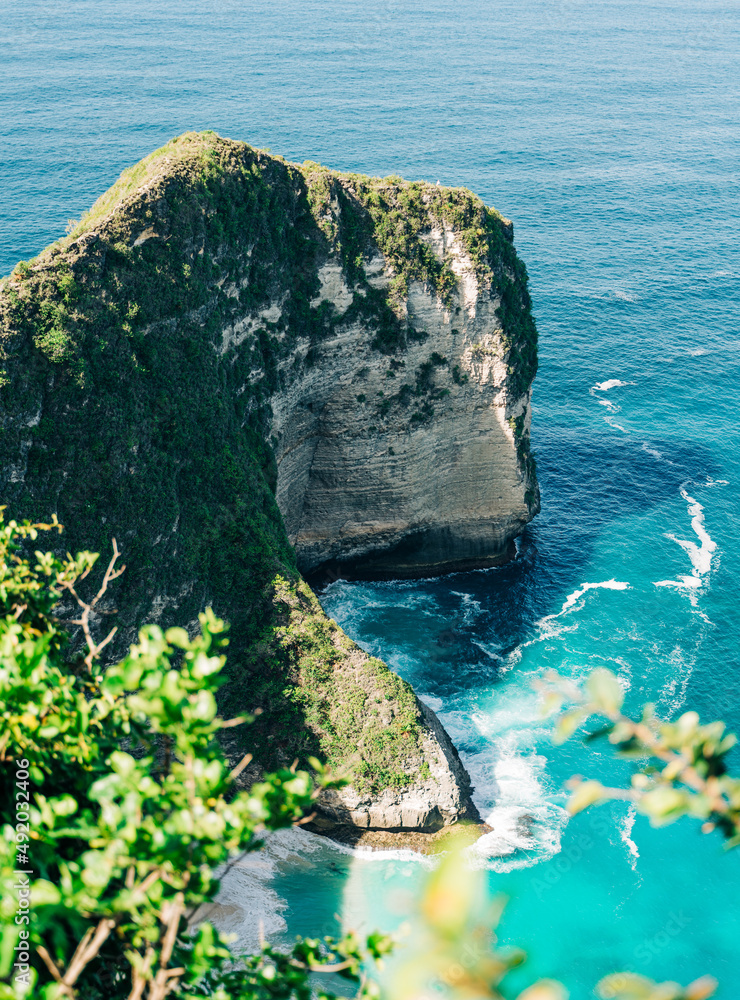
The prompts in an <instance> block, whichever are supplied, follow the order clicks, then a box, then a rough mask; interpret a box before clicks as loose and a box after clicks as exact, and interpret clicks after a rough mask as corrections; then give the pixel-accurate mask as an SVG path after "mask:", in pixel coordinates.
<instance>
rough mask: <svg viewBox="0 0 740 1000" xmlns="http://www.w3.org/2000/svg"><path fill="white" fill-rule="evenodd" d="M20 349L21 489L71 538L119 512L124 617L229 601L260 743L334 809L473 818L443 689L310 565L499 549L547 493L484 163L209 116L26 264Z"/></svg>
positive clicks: (0, 442)
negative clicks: (352, 169)
mask: <svg viewBox="0 0 740 1000" xmlns="http://www.w3.org/2000/svg"><path fill="white" fill-rule="evenodd" d="M0 347H1V348H2V366H3V369H4V370H3V372H2V376H1V378H0V381H1V383H2V388H1V393H0V395H1V399H0V427H1V428H2V434H1V435H0V477H2V495H3V502H5V503H7V504H8V505H9V507H10V513H11V515H12V516H16V517H19V516H33V517H44V516H46V515H48V514H51V513H52V512H56V513H57V514H58V515H59V517H60V520H61V521H62V522H63V523H65V524H66V526H67V537H66V539H65V543H66V544H67V545H68V546H70V547H86V548H91V549H98V550H103V549H105V547H106V546H107V544H108V541H109V539H110V537H111V536H115V537H116V538H117V539H118V542H119V544H120V545H121V546H122V548H123V550H124V552H125V556H126V560H127V563H128V565H129V569H128V571H127V573H126V575H125V576H124V577H123V578H122V580H121V581H120V582H119V588H118V590H117V592H116V594H115V605H116V608H117V610H118V613H119V618H120V621H121V623H122V624H128V625H129V627H128V628H123V629H122V631H121V638H120V642H121V643H123V642H125V641H127V640H129V639H130V638H131V636H132V634H133V632H134V631H135V628H136V627H137V626H138V625H139V624H141V623H142V622H144V621H147V620H152V619H153V620H157V621H160V622H161V623H162V624H163V625H166V624H170V623H180V624H186V623H188V622H192V621H193V620H194V619H195V616H196V614H197V612H198V610H199V609H200V608H202V607H203V606H204V605H206V604H211V605H212V606H213V607H214V608H215V610H216V612H217V613H218V614H220V615H222V616H223V617H225V618H227V619H228V620H229V621H230V622H231V623H232V649H231V654H230V658H229V664H230V666H229V671H230V673H229V683H228V685H227V688H226V689H225V691H224V694H223V708H224V711H237V710H243V709H244V708H247V709H251V708H255V707H257V708H260V709H261V710H262V714H261V715H260V716H259V718H258V720H257V721H256V722H255V723H254V725H253V726H252V727H250V729H249V730H247V731H245V732H244V733H243V736H240V737H239V739H240V740H241V741H242V743H243V744H244V745H248V746H249V747H250V748H254V749H255V750H256V759H257V760H258V761H259V763H260V765H262V766H265V767H271V766H274V765H276V764H279V763H290V761H291V760H293V759H294V758H295V757H298V758H299V759H304V758H305V757H306V755H308V754H311V753H315V754H318V755H320V756H323V757H324V758H325V759H327V760H329V761H330V763H332V764H333V765H335V766H338V767H345V768H346V769H348V772H349V774H350V776H351V780H352V785H351V787H350V788H349V789H347V790H345V791H344V792H343V793H342V795H341V800H339V799H336V798H335V799H333V800H332V801H326V802H325V803H324V809H325V814H326V817H327V819H328V820H330V821H337V822H350V823H353V824H355V825H360V826H364V827H390V828H395V827H402V828H403V827H413V828H420V829H435V828H436V827H438V826H439V825H442V824H444V823H449V822H454V821H455V820H456V819H458V818H461V817H462V816H465V815H467V816H474V815H475V809H474V807H473V806H472V803H471V801H470V797H469V782H468V780H467V776H466V775H465V772H464V770H463V768H462V766H461V765H460V762H459V759H458V757H457V754H456V753H455V750H454V748H453V747H452V746H451V744H450V742H449V739H448V738H447V736H446V734H445V733H444V730H443V729H442V727H441V726H440V725H439V723H438V722H437V721H436V719H435V718H434V716H433V714H432V713H431V712H430V711H429V710H428V709H426V708H424V707H423V706H421V705H420V704H419V703H418V701H417V700H416V698H415V696H414V695H413V692H412V691H411V689H410V688H409V687H408V685H406V684H404V683H403V682H402V681H400V680H399V679H398V678H397V677H396V676H395V675H394V674H392V673H391V672H390V671H388V669H387V668H386V667H385V666H384V665H383V664H381V663H380V662H379V661H377V660H372V659H371V658H369V657H367V656H366V655H365V654H364V653H362V652H361V651H360V650H358V649H357V647H356V646H355V645H354V644H353V643H351V642H350V641H349V640H348V639H347V637H346V636H344V635H343V633H342V632H341V630H340V629H338V627H337V626H336V625H335V624H334V623H332V622H330V621H329V620H328V619H327V618H326V616H325V615H324V614H323V612H322V611H321V609H320V607H319V605H318V602H317V601H316V598H315V597H314V596H313V594H312V593H311V591H310V590H309V588H308V587H307V585H306V584H305V583H304V582H303V581H302V580H301V579H300V577H299V576H298V573H297V569H300V570H301V571H303V572H304V573H306V574H312V573H318V574H320V573H322V572H339V573H340V574H342V575H355V576H375V575H383V576H384V575H391V574H392V575H415V574H429V573H433V572H441V571H445V570H449V569H455V568H462V567H464V566H473V565H475V566H481V565H488V564H492V563H494V562H496V561H500V560H501V559H503V558H506V555H507V552H508V551H509V548H510V545H511V543H512V540H513V538H514V537H515V536H516V535H517V534H518V533H519V531H521V529H522V527H523V525H524V524H525V523H526V522H527V521H528V520H529V519H530V518H531V517H532V516H533V514H534V513H536V510H537V509H538V490H537V484H536V478H535V473H534V465H533V461H532V459H531V457H530V453H529V422H530V402H529V399H530V385H531V381H532V378H533V377H534V373H535V370H536V331H535V327H534V323H533V321H532V318H531V314H530V304H529V296H528V293H527V288H526V272H525V270H524V266H523V264H522V263H521V261H519V259H518V258H517V256H516V253H515V250H514V247H513V243H512V230H511V225H510V224H509V223H507V222H506V221H505V220H503V219H502V218H501V217H500V216H499V215H498V214H497V213H496V212H495V211H493V210H492V209H488V208H486V207H485V206H484V205H483V203H482V202H481V201H480V200H479V199H477V198H476V197H475V196H474V195H472V194H471V193H470V192H467V191H464V190H462V189H447V188H441V187H438V186H433V185H428V184H409V183H407V182H404V181H402V180H400V179H399V178H386V179H383V180H375V179H371V178H367V177H362V176H357V175H340V174H335V173H332V172H330V171H327V170H325V169H324V168H322V167H319V166H318V165H316V164H312V163H307V164H304V165H303V166H300V167H299V166H295V165H292V164H288V163H286V162H285V161H283V160H282V159H281V158H279V157H274V156H269V155H267V154H265V153H262V152H260V151H257V150H254V149H251V148H250V147H248V146H246V145H244V144H242V143H236V142H231V141H229V140H224V139H220V138H219V137H218V136H216V135H215V134H214V133H204V134H202V135H194V134H189V135H186V136H183V137H181V138H180V139H178V140H174V141H173V142H172V143H170V144H168V146H166V147H164V148H163V149H162V150H159V151H158V152H157V153H155V154H152V156H151V157H148V158H147V159H146V160H144V161H142V163H140V164H138V165H137V166H136V167H134V168H132V169H131V170H130V171H127V172H125V173H124V175H123V176H122V178H121V180H120V181H119V182H118V183H117V184H116V185H114V187H113V188H112V189H111V190H110V191H109V192H108V193H107V194H106V195H104V196H103V197H102V198H101V199H100V200H99V201H98V202H97V203H96V205H95V206H94V207H93V209H92V210H91V212H90V213H88V215H87V216H86V217H85V218H83V220H82V221H81V222H80V223H79V224H78V225H77V227H76V229H75V230H74V231H73V232H72V233H71V235H70V236H69V237H67V238H66V239H63V240H61V241H60V242H59V243H57V244H55V245H54V246H52V247H50V248H49V249H48V250H46V251H44V253H42V254H41V255H40V256H39V257H38V258H37V259H36V260H35V261H33V262H31V263H22V264H20V265H18V267H17V268H16V269H15V271H14V273H13V275H11V277H10V278H9V279H7V280H6V281H4V282H3V283H2V285H1V286H0ZM296 559H297V562H296ZM109 610H110V608H109ZM235 732H237V731H235ZM233 749H234V752H235V753H238V752H241V751H242V749H243V746H242V745H241V744H240V745H234V747H233Z"/></svg>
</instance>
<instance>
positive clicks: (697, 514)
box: [655, 490, 717, 606]
mask: <svg viewBox="0 0 740 1000" xmlns="http://www.w3.org/2000/svg"><path fill="white" fill-rule="evenodd" d="M681 496H682V497H683V498H684V500H685V501H686V503H687V504H688V514H689V516H690V517H691V527H692V528H693V530H694V534H695V535H696V537H697V538H698V539H699V542H700V543H701V544H700V545H697V543H696V542H694V541H691V540H688V541H687V540H686V539H683V538H677V537H676V535H673V534H670V533H667V534H666V536H665V537H666V538H670V540H671V541H672V542H675V543H676V544H677V545H680V546H681V548H682V549H683V550H684V552H685V553H686V555H687V556H688V557H689V560H690V561H691V566H692V570H691V575H687V574H681V575H679V576H678V578H677V579H675V580H658V581H656V583H655V586H656V587H673V588H674V589H676V590H683V591H686V592H687V593H688V594H689V597H690V600H691V603H692V604H693V605H694V606H696V603H697V595H698V592H699V591H700V590H701V588H702V587H704V586H705V585H707V584H708V583H709V577H710V574H711V570H712V558H713V556H714V553H715V551H716V549H717V543H716V542H715V541H714V539H713V538H712V537H711V536H710V534H709V532H708V531H707V530H706V528H705V527H704V508H703V506H702V505H701V504H700V503H699V502H698V501H697V500H695V499H694V498H693V497H691V496H689V494H688V493H687V492H686V490H681Z"/></svg>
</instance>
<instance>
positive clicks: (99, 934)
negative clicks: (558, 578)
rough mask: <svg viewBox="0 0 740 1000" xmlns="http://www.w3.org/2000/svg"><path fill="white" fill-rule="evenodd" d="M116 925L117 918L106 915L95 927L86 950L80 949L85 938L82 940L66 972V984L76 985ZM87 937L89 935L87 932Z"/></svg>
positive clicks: (64, 980)
mask: <svg viewBox="0 0 740 1000" xmlns="http://www.w3.org/2000/svg"><path fill="white" fill-rule="evenodd" d="M115 926H116V922H115V920H111V919H110V918H109V917H104V918H103V919H102V920H101V921H100V923H99V924H98V926H97V927H96V928H95V933H94V934H93V936H92V940H91V941H90V943H89V944H88V945H87V947H86V948H85V949H84V951H81V950H80V946H81V945H82V943H83V942H84V940H85V938H83V939H82V941H80V944H79V945H78V946H77V951H75V953H74V955H73V957H72V961H71V962H70V964H69V968H68V969H67V971H66V972H65V974H64V979H63V982H64V983H65V985H67V986H74V984H75V983H76V982H77V980H78V979H79V977H80V973H81V972H82V970H83V969H84V968H85V966H86V965H89V964H90V962H92V960H93V959H94V958H95V956H96V955H97V954H98V952H99V951H100V949H101V948H102V947H103V944H104V943H105V942H106V941H107V939H108V936H109V935H110V932H111V931H112V930H113V928H114V927H115ZM85 937H87V934H86V935H85Z"/></svg>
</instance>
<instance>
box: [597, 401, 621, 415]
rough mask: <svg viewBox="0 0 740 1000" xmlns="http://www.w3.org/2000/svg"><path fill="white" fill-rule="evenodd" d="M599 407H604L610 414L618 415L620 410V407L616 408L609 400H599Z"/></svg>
mask: <svg viewBox="0 0 740 1000" xmlns="http://www.w3.org/2000/svg"><path fill="white" fill-rule="evenodd" d="M599 406H605V407H606V408H607V409H608V410H609V412H610V413H619V411H620V410H621V409H622V407H621V406H617V404H616V403H612V401H611V400H610V399H600V400H599Z"/></svg>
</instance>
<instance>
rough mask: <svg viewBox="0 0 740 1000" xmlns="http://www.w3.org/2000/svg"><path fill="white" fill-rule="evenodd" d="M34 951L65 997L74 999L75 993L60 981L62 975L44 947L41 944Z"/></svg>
mask: <svg viewBox="0 0 740 1000" xmlns="http://www.w3.org/2000/svg"><path fill="white" fill-rule="evenodd" d="M36 951H37V952H38V953H39V955H40V956H41V958H42V959H43V962H44V965H45V966H46V968H47V969H48V970H49V972H50V973H51V974H52V976H53V977H54V980H55V981H56V982H57V983H60V984H61V987H62V991H63V992H64V993H65V994H66V995H67V996H69V997H74V995H75V991H74V990H73V989H72V988H71V987H69V986H67V984H66V983H65V982H63V981H62V974H61V972H60V971H59V969H58V968H57V965H56V962H55V961H54V959H53V958H52V957H51V955H50V954H49V952H48V951H47V950H46V948H44V946H43V945H42V944H39V945H36Z"/></svg>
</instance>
